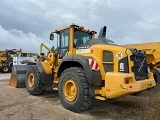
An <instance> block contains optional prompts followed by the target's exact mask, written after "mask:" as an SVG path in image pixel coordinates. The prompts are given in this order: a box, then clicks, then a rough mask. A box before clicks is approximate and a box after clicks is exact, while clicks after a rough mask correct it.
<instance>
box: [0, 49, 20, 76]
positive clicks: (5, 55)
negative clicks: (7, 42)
mask: <svg viewBox="0 0 160 120" xmlns="http://www.w3.org/2000/svg"><path fill="white" fill-rule="evenodd" d="M21 51H22V50H21V49H20V50H16V49H11V50H7V49H6V50H1V51H0V71H1V72H3V73H7V72H10V71H11V69H12V66H13V55H15V54H16V53H18V52H21Z"/></svg>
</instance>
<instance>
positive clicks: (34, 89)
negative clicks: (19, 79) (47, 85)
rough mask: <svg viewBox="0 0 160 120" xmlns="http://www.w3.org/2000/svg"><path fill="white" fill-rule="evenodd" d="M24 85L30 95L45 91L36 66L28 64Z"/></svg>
mask: <svg viewBox="0 0 160 120" xmlns="http://www.w3.org/2000/svg"><path fill="white" fill-rule="evenodd" d="M25 85H26V89H27V91H28V93H29V94H30V95H34V96H36V95H40V94H42V93H43V92H44V91H45V90H44V89H43V87H42V83H41V80H40V72H39V70H38V68H37V67H36V66H30V67H29V68H28V71H27V74H26V79H25Z"/></svg>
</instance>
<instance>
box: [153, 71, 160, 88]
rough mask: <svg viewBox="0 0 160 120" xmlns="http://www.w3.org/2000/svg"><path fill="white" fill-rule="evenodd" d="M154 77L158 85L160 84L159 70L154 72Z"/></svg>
mask: <svg viewBox="0 0 160 120" xmlns="http://www.w3.org/2000/svg"><path fill="white" fill-rule="evenodd" d="M153 76H154V79H155V81H156V84H157V85H160V73H159V72H158V71H155V73H154V74H153Z"/></svg>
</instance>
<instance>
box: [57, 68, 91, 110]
mask: <svg viewBox="0 0 160 120" xmlns="http://www.w3.org/2000/svg"><path fill="white" fill-rule="evenodd" d="M58 93H59V97H60V101H61V103H62V105H63V106H64V107H65V108H66V109H68V110H71V111H73V112H80V111H83V110H86V109H88V108H89V107H90V106H91V104H92V99H93V98H92V97H91V95H90V93H89V83H88V80H87V78H86V76H85V73H84V70H83V68H79V67H71V68H67V69H66V70H64V71H63V73H62V74H61V76H60V81H59V83H58Z"/></svg>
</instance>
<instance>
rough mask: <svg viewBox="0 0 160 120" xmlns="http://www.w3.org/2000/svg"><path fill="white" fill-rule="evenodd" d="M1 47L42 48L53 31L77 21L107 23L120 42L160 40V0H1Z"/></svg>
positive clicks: (95, 27)
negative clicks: (41, 45)
mask: <svg viewBox="0 0 160 120" xmlns="http://www.w3.org/2000/svg"><path fill="white" fill-rule="evenodd" d="M0 3H1V4H0V49H12V48H16V49H19V48H22V49H23V50H28V51H33V52H39V45H40V43H41V42H44V43H45V44H46V45H48V46H49V47H51V46H52V45H55V43H54V42H55V41H49V34H50V33H51V32H52V31H54V30H55V29H57V28H59V27H63V26H66V25H69V24H71V23H75V24H78V25H83V26H85V28H86V29H91V30H95V31H97V32H98V33H99V29H100V28H101V27H103V26H104V25H106V26H107V38H108V39H111V40H113V41H114V42H115V43H116V44H131V43H142V42H153V41H154V42H156V41H157V42H158V41H160V7H159V6H160V1H159V0H0Z"/></svg>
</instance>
